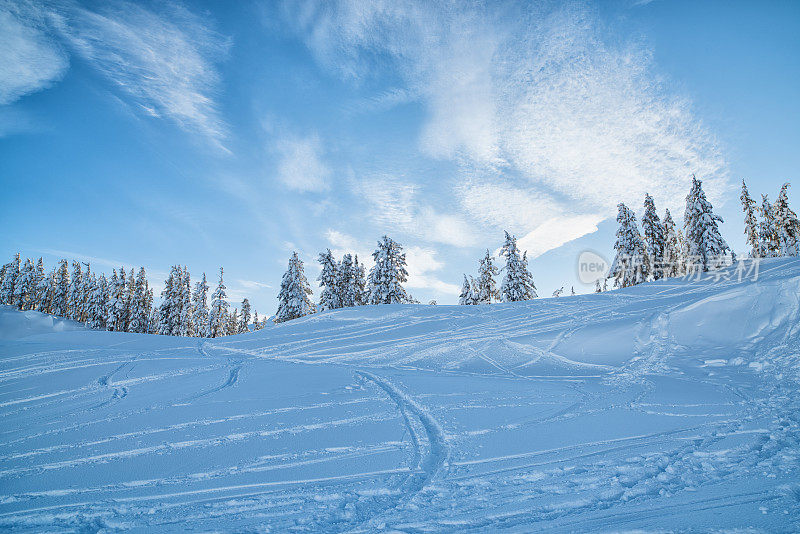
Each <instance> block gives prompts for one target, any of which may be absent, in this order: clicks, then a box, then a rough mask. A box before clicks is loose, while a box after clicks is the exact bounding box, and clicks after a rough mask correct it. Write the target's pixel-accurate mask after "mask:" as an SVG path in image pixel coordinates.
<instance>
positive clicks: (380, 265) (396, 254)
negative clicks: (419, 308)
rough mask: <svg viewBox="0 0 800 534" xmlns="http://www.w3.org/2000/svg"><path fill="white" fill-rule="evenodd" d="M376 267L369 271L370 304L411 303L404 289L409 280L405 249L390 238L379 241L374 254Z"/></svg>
mask: <svg viewBox="0 0 800 534" xmlns="http://www.w3.org/2000/svg"><path fill="white" fill-rule="evenodd" d="M372 257H373V259H374V260H375V265H374V266H373V267H372V269H370V271H369V303H370V304H395V303H407V302H411V298H410V297H409V296H408V293H406V290H405V289H404V288H403V283H404V282H405V281H406V280H408V271H407V270H406V255H405V254H404V253H403V247H402V246H401V245H400V244H399V243H397V242H395V241H393V240H392V239H391V238H389V236H383V238H381V240H380V241H378V248H377V249H376V250H375V252H373V253H372Z"/></svg>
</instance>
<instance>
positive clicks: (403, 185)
mask: <svg viewBox="0 0 800 534" xmlns="http://www.w3.org/2000/svg"><path fill="white" fill-rule="evenodd" d="M351 185H352V186H353V189H354V191H355V192H356V194H357V195H359V196H360V197H362V198H363V199H364V200H366V201H367V203H368V205H369V209H370V218H371V219H372V220H374V221H375V222H376V223H377V224H378V225H384V226H386V227H389V228H392V229H398V230H401V231H403V232H405V233H407V234H410V235H413V236H417V237H422V238H424V239H426V240H427V241H431V242H436V243H444V244H448V245H454V246H461V247H464V246H470V245H473V244H475V234H474V232H473V231H472V229H471V228H470V227H469V225H468V224H467V222H466V221H465V220H464V218H463V217H461V216H460V215H458V214H446V213H441V212H439V211H438V210H436V209H435V208H434V207H433V206H431V205H429V204H427V203H424V202H423V201H422V200H420V198H419V197H420V189H421V188H420V186H418V185H416V184H414V183H412V182H408V181H406V180H405V179H404V178H402V177H400V178H397V177H390V176H369V177H366V178H363V179H360V180H358V179H355V180H353V182H352V184H351Z"/></svg>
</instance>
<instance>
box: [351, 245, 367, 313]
mask: <svg viewBox="0 0 800 534" xmlns="http://www.w3.org/2000/svg"><path fill="white" fill-rule="evenodd" d="M351 276H352V279H353V282H352V292H353V303H354V305H355V306H363V305H364V304H366V303H367V300H368V298H369V293H368V292H367V275H366V268H365V267H364V264H363V263H358V255H355V256H353V270H352V275H351Z"/></svg>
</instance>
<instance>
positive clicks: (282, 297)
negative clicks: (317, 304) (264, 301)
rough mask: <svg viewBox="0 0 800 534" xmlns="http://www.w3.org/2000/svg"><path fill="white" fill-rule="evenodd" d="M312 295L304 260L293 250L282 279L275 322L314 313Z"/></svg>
mask: <svg viewBox="0 0 800 534" xmlns="http://www.w3.org/2000/svg"><path fill="white" fill-rule="evenodd" d="M310 296H311V287H309V285H308V280H307V279H306V275H305V273H304V272H303V261H302V260H301V259H300V258H299V257H298V256H297V252H293V253H292V257H291V258H289V267H288V268H287V269H286V272H285V273H284V274H283V278H282V279H281V289H280V292H279V293H278V311H277V313H276V314H275V322H276V323H282V322H284V321H290V320H292V319H297V318H299V317H303V316H305V315H308V314H310V313H314V303H313V302H311V298H310Z"/></svg>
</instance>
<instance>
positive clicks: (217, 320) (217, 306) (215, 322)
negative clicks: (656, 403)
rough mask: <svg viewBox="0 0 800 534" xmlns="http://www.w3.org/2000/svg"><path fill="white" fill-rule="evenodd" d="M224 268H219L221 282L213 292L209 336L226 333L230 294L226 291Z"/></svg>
mask: <svg viewBox="0 0 800 534" xmlns="http://www.w3.org/2000/svg"><path fill="white" fill-rule="evenodd" d="M222 275H223V270H222V267H220V268H219V283H218V284H217V289H215V290H214V293H212V294H211V312H210V313H209V317H208V328H209V331H210V335H209V337H222V336H224V335H225V334H226V326H227V324H228V301H227V298H228V294H227V293H226V292H225V289H226V288H225V282H224V281H223V279H222Z"/></svg>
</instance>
